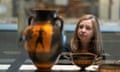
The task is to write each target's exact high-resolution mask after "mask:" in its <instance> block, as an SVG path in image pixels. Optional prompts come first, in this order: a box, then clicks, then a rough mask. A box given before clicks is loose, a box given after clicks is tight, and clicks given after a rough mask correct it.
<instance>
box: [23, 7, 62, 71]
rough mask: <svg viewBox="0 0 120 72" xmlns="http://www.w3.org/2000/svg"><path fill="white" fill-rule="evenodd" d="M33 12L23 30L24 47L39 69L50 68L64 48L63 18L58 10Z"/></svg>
mask: <svg viewBox="0 0 120 72" xmlns="http://www.w3.org/2000/svg"><path fill="white" fill-rule="evenodd" d="M33 12H34V16H32V17H30V18H29V20H28V23H29V25H28V26H27V27H26V28H25V30H24V32H23V39H24V47H25V49H26V51H27V52H28V54H29V57H30V59H31V60H32V62H33V64H34V65H35V66H36V67H37V69H38V70H41V71H42V70H50V68H51V67H52V66H53V65H54V62H55V60H56V58H57V56H58V55H59V54H60V53H61V52H62V50H63V37H62V32H63V20H62V19H61V18H59V17H58V16H57V11H56V10H39V9H37V10H33ZM57 21H59V22H60V23H56V22H57Z"/></svg>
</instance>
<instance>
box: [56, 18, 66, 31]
mask: <svg viewBox="0 0 120 72" xmlns="http://www.w3.org/2000/svg"><path fill="white" fill-rule="evenodd" d="M58 22H60V23H58ZM54 24H56V25H57V26H59V27H60V31H62V30H63V24H64V21H63V19H62V18H61V17H59V16H57V17H56V18H55V19H54Z"/></svg>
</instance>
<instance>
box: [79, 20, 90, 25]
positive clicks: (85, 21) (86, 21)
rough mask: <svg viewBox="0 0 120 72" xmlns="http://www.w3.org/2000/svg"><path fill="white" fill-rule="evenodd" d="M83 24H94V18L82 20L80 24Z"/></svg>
mask: <svg viewBox="0 0 120 72" xmlns="http://www.w3.org/2000/svg"><path fill="white" fill-rule="evenodd" d="M83 24H85V25H92V20H91V19H89V20H82V21H81V22H80V23H79V25H83Z"/></svg>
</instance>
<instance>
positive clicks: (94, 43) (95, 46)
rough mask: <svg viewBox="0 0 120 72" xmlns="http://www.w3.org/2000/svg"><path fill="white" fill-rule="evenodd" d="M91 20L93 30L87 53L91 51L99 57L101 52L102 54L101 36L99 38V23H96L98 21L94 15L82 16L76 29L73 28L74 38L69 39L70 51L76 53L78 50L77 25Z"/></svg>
mask: <svg viewBox="0 0 120 72" xmlns="http://www.w3.org/2000/svg"><path fill="white" fill-rule="evenodd" d="M89 19H90V20H91V21H92V24H93V28H94V30H93V31H94V32H93V33H94V36H93V37H92V39H91V42H90V48H91V47H92V48H91V49H90V50H89V51H92V52H93V53H95V54H97V55H100V54H101V52H102V41H101V40H102V38H101V37H102V36H101V32H100V27H99V22H98V19H97V18H96V17H95V16H94V15H91V14H87V15H84V16H82V17H80V19H79V21H78V23H77V25H76V28H75V32H74V36H73V38H72V39H71V44H70V45H71V50H72V51H73V52H75V51H77V50H78V49H80V44H81V43H80V39H79V38H78V36H77V30H78V27H79V26H78V25H79V24H80V22H81V21H83V20H89Z"/></svg>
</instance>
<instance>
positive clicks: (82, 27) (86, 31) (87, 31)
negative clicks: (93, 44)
mask: <svg viewBox="0 0 120 72" xmlns="http://www.w3.org/2000/svg"><path fill="white" fill-rule="evenodd" d="M78 26H79V27H78V31H77V34H78V37H79V39H80V40H81V41H87V42H89V41H90V40H91V38H92V36H93V31H94V29H93V24H92V21H91V20H83V21H81V22H80V23H79V25H78Z"/></svg>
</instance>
